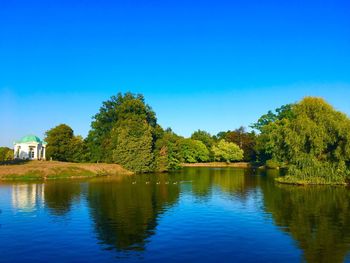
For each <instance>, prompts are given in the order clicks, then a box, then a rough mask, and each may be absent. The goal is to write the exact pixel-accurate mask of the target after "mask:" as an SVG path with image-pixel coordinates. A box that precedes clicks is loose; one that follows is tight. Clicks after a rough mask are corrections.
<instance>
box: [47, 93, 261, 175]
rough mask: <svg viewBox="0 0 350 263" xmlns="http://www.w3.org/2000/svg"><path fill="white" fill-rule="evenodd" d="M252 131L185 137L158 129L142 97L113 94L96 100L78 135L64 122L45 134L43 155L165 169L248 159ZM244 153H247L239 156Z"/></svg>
mask: <svg viewBox="0 0 350 263" xmlns="http://www.w3.org/2000/svg"><path fill="white" fill-rule="evenodd" d="M254 140H255V133H248V132H246V131H245V129H244V128H240V129H238V130H235V131H227V132H221V133H219V134H218V135H217V136H212V135H211V134H209V133H208V132H205V131H201V130H198V131H195V132H194V133H193V134H192V136H191V137H190V138H184V137H182V136H179V135H177V134H175V133H174V132H173V131H172V130H171V129H170V128H168V129H163V128H162V127H161V126H160V125H159V124H158V123H157V118H156V114H155V112H154V111H153V110H152V108H151V107H150V106H149V105H147V104H146V103H145V101H144V97H143V96H142V95H134V94H132V93H125V94H121V93H120V94H118V95H117V96H112V97H111V98H110V99H109V100H107V101H105V102H103V103H102V106H101V108H100V110H99V112H98V113H97V114H96V115H95V116H94V117H93V121H92V123H91V130H90V131H89V133H88V136H87V137H86V138H85V139H83V138H82V137H81V136H76V135H74V131H73V129H72V128H71V127H69V126H68V125H66V124H60V125H58V126H56V127H54V128H52V129H50V130H49V131H47V132H46V138H45V141H46V142H47V158H48V159H53V160H58V161H68V162H106V163H118V164H121V165H123V166H124V167H125V168H127V169H130V170H132V171H135V172H152V171H168V170H174V169H178V168H179V167H180V164H181V163H195V162H210V161H223V162H234V161H241V160H245V161H251V160H253V155H254V150H253V147H254ZM245 151H246V153H248V154H245Z"/></svg>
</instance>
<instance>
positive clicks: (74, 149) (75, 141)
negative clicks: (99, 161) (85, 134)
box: [45, 124, 88, 162]
mask: <svg viewBox="0 0 350 263" xmlns="http://www.w3.org/2000/svg"><path fill="white" fill-rule="evenodd" d="M45 141H46V142H47V147H46V158H47V159H51V158H52V159H53V160H55V161H62V162H85V161H87V159H88V149H87V147H86V144H85V142H84V140H83V138H82V137H81V136H74V131H73V129H72V128H71V127H69V126H68V125H66V124H60V125H58V126H56V127H54V128H52V129H51V130H49V131H47V132H46V138H45Z"/></svg>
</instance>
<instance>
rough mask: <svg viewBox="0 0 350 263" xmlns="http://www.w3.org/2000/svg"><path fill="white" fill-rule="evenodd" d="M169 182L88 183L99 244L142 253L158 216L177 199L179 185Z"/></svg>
mask: <svg viewBox="0 0 350 263" xmlns="http://www.w3.org/2000/svg"><path fill="white" fill-rule="evenodd" d="M135 177H136V178H135ZM168 179H169V178H168V177H167V176H165V175H163V176H159V175H158V176H150V177H149V176H143V177H142V176H132V177H125V178H123V179H122V180H120V181H119V182H118V183H114V182H113V180H112V181H111V180H108V179H107V180H98V181H96V182H95V183H93V184H90V185H89V189H88V194H87V199H88V203H89V206H90V208H91V216H92V219H93V221H94V224H95V229H96V232H97V235H98V238H99V239H100V240H101V242H102V243H103V244H104V245H108V248H116V249H117V250H143V249H144V245H145V242H146V240H147V238H148V237H149V236H150V235H152V234H153V232H154V230H155V228H156V226H157V218H158V216H159V214H161V213H163V212H164V211H165V210H166V208H167V207H168V206H170V205H172V204H174V203H175V202H176V200H177V199H178V196H179V185H174V184H169V181H167V180H168ZM166 182H168V184H166Z"/></svg>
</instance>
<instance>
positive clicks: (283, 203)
mask: <svg viewBox="0 0 350 263" xmlns="http://www.w3.org/2000/svg"><path fill="white" fill-rule="evenodd" d="M262 189H263V192H264V200H265V207H266V210H267V211H268V212H270V213H271V214H272V216H273V218H274V220H275V223H276V224H277V225H278V226H279V227H280V228H281V229H282V231H285V232H287V233H290V234H291V236H292V237H293V238H294V239H295V240H296V242H297V245H298V246H299V247H300V248H301V249H302V250H303V252H304V257H305V259H306V260H307V261H308V262H343V261H344V259H345V256H346V255H347V254H348V252H349V251H350V191H349V189H348V188H345V187H327V186H321V187H316V186H314V187H296V186H286V185H277V186H276V185H274V184H272V183H271V182H270V183H269V182H265V183H264V184H262Z"/></svg>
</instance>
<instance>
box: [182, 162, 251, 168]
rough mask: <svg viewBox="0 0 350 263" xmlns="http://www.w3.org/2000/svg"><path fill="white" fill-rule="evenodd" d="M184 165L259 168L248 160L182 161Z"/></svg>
mask: <svg viewBox="0 0 350 263" xmlns="http://www.w3.org/2000/svg"><path fill="white" fill-rule="evenodd" d="M181 166H182V167H209V168H210V167H217V168H224V167H235V168H257V167H254V166H253V165H252V164H250V163H248V162H238V163H225V162H210V163H182V164H181Z"/></svg>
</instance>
